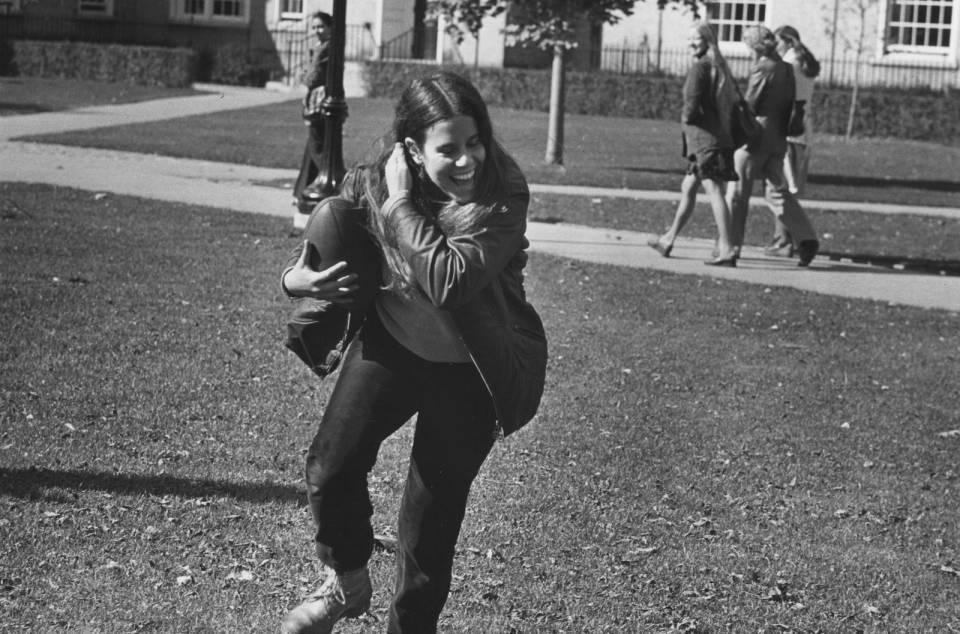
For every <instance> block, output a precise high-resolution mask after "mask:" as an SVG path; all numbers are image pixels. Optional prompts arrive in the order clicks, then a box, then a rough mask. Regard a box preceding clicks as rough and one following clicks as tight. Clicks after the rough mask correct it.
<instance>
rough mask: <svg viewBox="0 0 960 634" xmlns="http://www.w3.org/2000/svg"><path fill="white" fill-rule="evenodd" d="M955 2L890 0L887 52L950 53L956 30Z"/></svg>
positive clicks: (952, 0) (944, 0)
mask: <svg viewBox="0 0 960 634" xmlns="http://www.w3.org/2000/svg"><path fill="white" fill-rule="evenodd" d="M953 5H954V0H889V4H888V6H887V28H886V31H887V37H886V43H887V50H888V51H893V52H910V53H946V52H949V50H950V46H951V44H952V39H953V30H954V28H955V27H954V17H955V16H954V11H953Z"/></svg>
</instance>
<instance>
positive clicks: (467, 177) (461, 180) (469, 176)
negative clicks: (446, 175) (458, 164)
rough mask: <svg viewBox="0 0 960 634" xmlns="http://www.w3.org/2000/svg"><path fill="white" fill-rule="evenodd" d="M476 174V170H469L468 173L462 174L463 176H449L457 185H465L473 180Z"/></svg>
mask: <svg viewBox="0 0 960 634" xmlns="http://www.w3.org/2000/svg"><path fill="white" fill-rule="evenodd" d="M476 173H477V170H470V171H469V172H464V173H463V174H451V175H450V180H452V181H453V182H454V183H457V184H459V185H466V184H467V183H469V182H470V181H472V180H473V177H474V175H475V174H476Z"/></svg>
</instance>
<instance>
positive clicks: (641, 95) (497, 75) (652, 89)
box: [364, 62, 960, 144]
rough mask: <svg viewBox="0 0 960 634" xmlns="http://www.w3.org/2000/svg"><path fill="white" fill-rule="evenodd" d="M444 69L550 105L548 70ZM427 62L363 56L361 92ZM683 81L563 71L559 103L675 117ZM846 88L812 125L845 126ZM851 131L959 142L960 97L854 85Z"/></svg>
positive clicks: (498, 92)
mask: <svg viewBox="0 0 960 634" xmlns="http://www.w3.org/2000/svg"><path fill="white" fill-rule="evenodd" d="M451 69H452V70H455V71H457V72H460V73H462V74H464V75H466V76H468V77H470V78H471V79H472V81H473V82H474V83H475V84H476V85H477V88H478V89H479V90H480V93H481V94H482V95H483V96H484V99H486V100H487V103H488V104H490V105H492V106H502V107H506V108H516V109H519V110H538V111H544V112H545V111H547V110H548V109H549V107H550V71H549V70H528V69H519V68H504V69H497V68H480V69H477V70H473V69H472V68H469V67H463V66H460V67H452V68H451ZM433 70H436V67H435V66H433V65H424V64H401V63H396V62H367V64H366V65H365V69H364V76H365V79H366V83H367V86H368V87H369V93H368V94H369V96H371V97H385V98H396V97H397V96H398V95H399V94H400V91H401V90H402V89H403V86H405V85H406V84H407V82H408V81H409V80H410V78H412V77H414V76H417V75H421V74H424V73H428V72H431V71H433ZM682 86H683V78H682V77H652V76H647V75H620V74H616V73H608V72H568V74H567V88H566V104H565V105H566V111H567V112H569V113H574V114H588V115H603V116H616V117H635V118H642V119H661V120H667V121H674V120H676V119H677V117H679V114H680V105H681V89H682ZM851 96H852V91H851V90H850V89H840V88H832V89H826V88H821V89H818V90H817V91H816V92H815V93H814V99H813V102H814V103H813V108H811V112H812V116H813V120H814V125H813V127H814V129H815V130H816V131H817V132H822V133H827V134H844V133H845V132H846V127H847V114H848V111H849V107H850V98H851ZM854 134H856V135H857V136H861V137H895V138H901V139H914V140H922V141H937V142H941V143H953V144H957V143H960V98H958V97H957V95H956V92H954V93H948V92H943V93H939V92H933V91H927V92H919V91H916V90H906V89H876V88H870V89H861V91H860V94H859V98H858V108H857V114H856V119H855V121H854Z"/></svg>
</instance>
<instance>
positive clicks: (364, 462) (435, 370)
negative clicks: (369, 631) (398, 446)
mask: <svg viewBox="0 0 960 634" xmlns="http://www.w3.org/2000/svg"><path fill="white" fill-rule="evenodd" d="M370 312H371V316H370V317H368V318H367V321H366V323H365V324H364V326H363V329H362V330H361V331H360V334H359V335H358V337H357V339H356V340H355V341H354V342H353V344H352V345H351V346H350V348H349V349H348V351H347V354H346V356H345V358H344V360H343V365H342V367H341V369H340V376H339V377H338V379H337V383H336V386H335V387H334V389H333V393H332V394H331V396H330V402H329V404H328V405H327V408H326V411H325V412H324V415H323V418H322V420H321V422H320V426H319V428H318V430H317V434H316V436H315V437H314V439H313V443H312V444H311V446H310V450H309V452H308V454H307V465H306V480H307V494H308V500H309V503H310V509H311V511H312V513H313V518H314V521H315V524H316V528H317V531H316V537H315V540H316V546H317V554H318V555H319V557H320V559H321V561H323V563H325V564H326V565H328V566H330V567H332V568H333V569H335V570H337V571H341V572H343V571H348V570H353V569H356V568H359V567H361V566H363V565H365V564H366V563H367V560H368V559H369V558H370V555H371V553H372V550H373V529H372V526H371V523H370V517H371V515H372V513H373V507H372V506H371V503H370V495H369V492H368V489H367V474H368V473H369V472H370V470H371V469H372V468H373V465H374V463H375V462H376V458H377V452H378V450H379V448H380V444H381V443H382V442H383V441H384V440H385V439H386V438H387V437H388V436H389V435H390V434H392V433H393V432H395V431H396V430H397V429H399V428H400V427H401V426H402V425H403V424H404V423H405V422H406V421H407V420H408V419H409V418H410V417H411V416H412V415H413V414H417V423H416V430H415V431H414V439H413V449H412V454H411V458H410V466H409V472H408V474H407V481H406V485H405V488H404V492H403V499H402V501H401V505H400V514H399V521H398V542H399V543H398V555H397V581H396V590H395V594H394V598H393V603H392V605H391V607H390V618H389V622H388V627H387V631H388V632H390V633H392V634H401V633H407V634H409V633H411V632H414V633H418V634H419V633H429V632H434V631H435V630H436V627H437V620H438V618H439V616H440V611H441V610H442V609H443V605H444V603H445V602H446V599H447V595H448V593H449V590H450V580H451V574H452V568H453V556H454V550H455V547H456V543H457V537H458V535H459V533H460V525H461V523H462V521H463V517H464V512H465V510H466V503H467V496H468V494H469V492H470V486H471V484H472V483H473V480H474V478H475V477H476V475H477V473H478V472H479V470H480V467H481V465H482V464H483V461H484V460H485V459H486V457H487V454H488V453H489V452H490V449H491V447H492V446H493V442H494V432H495V429H496V414H495V411H494V408H493V402H492V399H491V397H490V395H489V393H488V392H487V389H486V387H485V385H484V383H483V380H482V378H481V377H480V374H479V373H478V372H477V370H476V368H475V367H474V366H473V364H471V363H432V362H429V361H425V360H423V359H421V358H419V357H417V356H416V355H414V354H413V353H411V352H409V351H408V350H407V349H405V348H404V347H403V346H401V345H400V344H399V343H397V341H396V340H395V339H393V337H391V336H390V335H389V334H388V333H387V332H386V331H385V330H384V328H383V326H382V324H380V321H379V319H378V318H377V317H376V314H375V313H376V311H375V310H371V311H370Z"/></svg>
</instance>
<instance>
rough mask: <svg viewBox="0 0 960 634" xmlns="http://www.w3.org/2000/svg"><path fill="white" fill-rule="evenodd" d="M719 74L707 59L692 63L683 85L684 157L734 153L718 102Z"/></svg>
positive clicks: (709, 59)
mask: <svg viewBox="0 0 960 634" xmlns="http://www.w3.org/2000/svg"><path fill="white" fill-rule="evenodd" d="M719 78H720V70H719V69H718V68H717V67H716V64H714V62H713V59H712V58H711V57H709V56H708V55H704V56H703V57H700V58H699V59H698V60H697V61H695V62H694V63H693V66H691V67H690V70H689V71H688V72H687V78H686V80H685V81H684V82H683V109H682V111H681V113H680V122H681V123H682V124H683V155H684V156H689V155H690V154H697V153H700V152H703V151H705V150H716V149H733V138H732V137H731V135H730V113H729V109H728V111H727V115H726V121H724V120H723V117H722V116H721V114H720V113H721V107H720V104H719V103H718V99H717V83H718V82H719Z"/></svg>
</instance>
